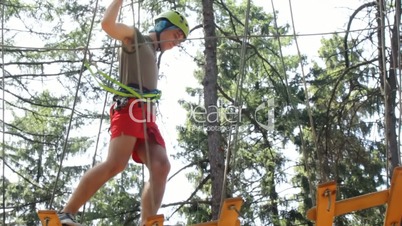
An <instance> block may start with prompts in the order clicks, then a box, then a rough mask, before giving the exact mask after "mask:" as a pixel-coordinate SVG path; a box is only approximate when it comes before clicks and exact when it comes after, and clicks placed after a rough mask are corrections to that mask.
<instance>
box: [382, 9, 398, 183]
mask: <svg viewBox="0 0 402 226" xmlns="http://www.w3.org/2000/svg"><path fill="white" fill-rule="evenodd" d="M395 4H396V7H399V8H400V7H401V6H400V5H401V2H400V1H396V3H395ZM399 12H400V10H397V11H396V12H395V20H394V26H393V28H392V37H391V57H390V58H391V59H390V65H391V68H390V70H389V75H388V77H387V86H386V87H387V89H386V97H387V99H386V100H385V102H386V104H387V106H389V107H388V111H387V112H385V113H386V117H385V119H386V123H387V127H386V128H387V132H386V135H387V137H388V139H387V140H388V144H387V146H388V151H389V158H390V169H389V170H390V175H391V176H392V173H393V171H394V169H395V167H397V166H398V165H399V162H400V161H399V158H400V155H399V149H398V139H397V134H396V130H397V128H398V127H397V123H396V115H395V108H396V107H397V106H396V97H397V91H398V88H397V80H396V76H397V70H399V61H400V59H399V57H398V56H399V54H400V53H399V45H398V44H399V23H398V21H399V20H398V18H400V16H401V15H398V14H399Z"/></svg>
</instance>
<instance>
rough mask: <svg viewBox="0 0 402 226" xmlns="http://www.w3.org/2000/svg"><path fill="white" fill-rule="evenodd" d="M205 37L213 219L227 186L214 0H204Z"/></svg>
mask: <svg viewBox="0 0 402 226" xmlns="http://www.w3.org/2000/svg"><path fill="white" fill-rule="evenodd" d="M202 7H203V9H202V13H203V25H204V37H205V52H204V54H205V66H204V69H205V77H204V80H203V85H204V104H205V109H206V114H207V115H206V123H205V124H206V129H207V134H208V158H209V162H210V173H211V181H212V188H211V193H212V194H211V195H212V197H211V202H212V203H211V204H212V218H213V219H214V220H215V219H218V217H219V210H220V201H221V192H222V187H223V184H222V183H223V175H224V161H225V159H224V153H223V151H221V148H220V147H221V134H220V130H219V121H218V120H219V118H218V109H217V100H218V89H217V77H218V67H217V59H216V48H217V39H216V38H215V37H216V35H215V22H214V18H215V17H214V13H213V12H214V11H213V0H203V1H202Z"/></svg>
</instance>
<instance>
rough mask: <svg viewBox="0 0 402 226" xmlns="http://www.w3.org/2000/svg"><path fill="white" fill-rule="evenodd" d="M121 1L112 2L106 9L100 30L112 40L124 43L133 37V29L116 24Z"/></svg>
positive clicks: (114, 0)
mask: <svg viewBox="0 0 402 226" xmlns="http://www.w3.org/2000/svg"><path fill="white" fill-rule="evenodd" d="M122 3H123V0H113V2H112V3H111V4H110V5H109V7H108V8H107V9H106V11H105V14H104V16H103V19H102V29H103V30H104V31H105V32H106V33H107V34H108V35H109V36H110V37H112V38H114V39H117V40H120V41H124V40H126V39H127V38H132V37H133V35H134V32H135V31H134V29H133V27H130V26H127V25H126V24H122V23H117V22H116V20H117V16H118V14H119V11H120V8H121V6H122Z"/></svg>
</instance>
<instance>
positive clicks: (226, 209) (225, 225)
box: [193, 197, 243, 226]
mask: <svg viewBox="0 0 402 226" xmlns="http://www.w3.org/2000/svg"><path fill="white" fill-rule="evenodd" d="M242 205H243V199H242V198H240V197H237V198H229V199H225V201H224V202H223V204H222V207H221V214H220V216H219V219H218V220H215V221H209V222H206V223H200V224H195V225H193V226H240V220H239V219H238V217H239V212H240V208H241V206H242Z"/></svg>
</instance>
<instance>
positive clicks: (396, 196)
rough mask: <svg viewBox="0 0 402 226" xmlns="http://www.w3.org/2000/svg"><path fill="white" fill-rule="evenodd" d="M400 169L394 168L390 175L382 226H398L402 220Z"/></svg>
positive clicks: (401, 176)
mask: <svg viewBox="0 0 402 226" xmlns="http://www.w3.org/2000/svg"><path fill="white" fill-rule="evenodd" d="M401 205H402V167H396V168H395V169H394V172H393V174H392V180H391V188H390V192H389V198H388V203H387V212H386V215H385V221H384V226H400V225H401V220H402V219H401V218H402V208H401Z"/></svg>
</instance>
